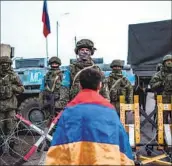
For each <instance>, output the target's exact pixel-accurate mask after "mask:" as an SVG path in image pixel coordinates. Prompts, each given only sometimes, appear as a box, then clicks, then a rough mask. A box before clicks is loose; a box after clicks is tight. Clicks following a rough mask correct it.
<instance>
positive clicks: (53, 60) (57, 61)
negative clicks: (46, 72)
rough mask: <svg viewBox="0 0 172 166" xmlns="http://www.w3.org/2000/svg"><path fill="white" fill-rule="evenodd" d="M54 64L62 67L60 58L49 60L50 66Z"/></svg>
mask: <svg viewBox="0 0 172 166" xmlns="http://www.w3.org/2000/svg"><path fill="white" fill-rule="evenodd" d="M52 63H57V64H59V65H61V60H60V59H59V58H58V57H56V56H53V57H51V58H50V60H49V65H51V64H52Z"/></svg>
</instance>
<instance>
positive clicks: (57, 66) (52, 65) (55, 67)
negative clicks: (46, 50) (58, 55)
mask: <svg viewBox="0 0 172 166" xmlns="http://www.w3.org/2000/svg"><path fill="white" fill-rule="evenodd" d="M51 68H52V69H57V68H59V64H57V63H52V64H51Z"/></svg>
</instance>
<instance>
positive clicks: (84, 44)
mask: <svg viewBox="0 0 172 166" xmlns="http://www.w3.org/2000/svg"><path fill="white" fill-rule="evenodd" d="M81 48H88V49H90V50H91V55H93V54H94V51H95V50H97V49H96V48H94V43H93V42H92V41H91V40H89V39H81V40H79V41H78V42H77V43H76V48H75V50H74V51H75V53H76V54H78V50H79V49H81Z"/></svg>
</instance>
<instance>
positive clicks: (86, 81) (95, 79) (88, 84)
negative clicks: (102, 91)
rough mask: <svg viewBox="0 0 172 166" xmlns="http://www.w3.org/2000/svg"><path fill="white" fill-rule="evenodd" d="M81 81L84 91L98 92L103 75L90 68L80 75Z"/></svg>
mask: <svg viewBox="0 0 172 166" xmlns="http://www.w3.org/2000/svg"><path fill="white" fill-rule="evenodd" d="M79 80H80V84H81V86H82V88H83V89H92V90H97V88H98V85H99V84H100V82H101V81H102V74H101V72H99V71H97V70H96V69H93V68H89V69H86V70H83V71H82V72H81V73H80V75H79Z"/></svg>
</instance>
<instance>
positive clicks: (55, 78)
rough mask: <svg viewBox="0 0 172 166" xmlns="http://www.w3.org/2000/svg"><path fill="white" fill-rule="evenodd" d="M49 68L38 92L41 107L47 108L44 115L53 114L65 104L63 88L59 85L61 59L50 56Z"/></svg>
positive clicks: (61, 76) (61, 74)
mask: <svg viewBox="0 0 172 166" xmlns="http://www.w3.org/2000/svg"><path fill="white" fill-rule="evenodd" d="M49 65H50V67H51V68H50V70H49V71H48V72H47V74H46V75H45V77H44V79H43V83H42V85H41V92H40V94H39V98H40V102H41V105H42V107H43V108H45V109H46V108H47V110H49V111H46V116H47V117H48V116H49V115H52V116H54V114H55V113H56V112H55V110H56V111H57V112H58V111H60V110H61V109H63V108H64V106H65V105H66V104H67V101H66V100H63V99H64V97H63V95H64V94H65V91H64V90H65V89H63V87H62V86H61V82H62V78H63V73H62V71H61V70H60V68H59V67H60V65H61V60H60V59H59V58H58V57H51V58H50V60H49Z"/></svg>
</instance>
